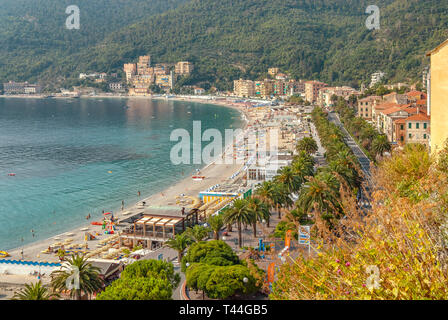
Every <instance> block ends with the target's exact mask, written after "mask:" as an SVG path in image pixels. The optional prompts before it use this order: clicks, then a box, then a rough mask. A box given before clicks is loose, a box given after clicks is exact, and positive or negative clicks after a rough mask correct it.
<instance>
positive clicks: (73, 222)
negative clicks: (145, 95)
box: [0, 98, 242, 250]
mask: <svg viewBox="0 0 448 320" xmlns="http://www.w3.org/2000/svg"><path fill="white" fill-rule="evenodd" d="M193 120H201V121H202V130H205V129H207V128H216V129H218V130H220V131H221V132H222V133H223V132H224V129H227V128H236V127H240V126H241V125H242V120H241V116H240V115H239V113H238V111H236V110H233V109H229V108H223V107H220V106H214V105H205V104H199V103H191V102H179V101H170V100H143V99H129V100H128V99H103V100H101V99H3V98H0V250H8V249H12V248H16V247H18V246H21V245H22V243H23V244H27V243H30V242H34V241H38V240H41V239H45V238H48V237H50V236H52V235H56V234H59V233H61V232H65V231H68V230H70V229H73V228H74V227H77V226H81V225H83V224H85V223H86V219H85V217H86V215H87V214H88V213H91V215H92V218H95V217H100V216H101V215H102V210H105V211H106V212H107V211H114V210H117V209H119V208H120V207H121V201H122V200H124V201H125V206H126V205H131V204H133V203H135V202H137V201H138V200H139V198H138V195H137V192H138V191H141V198H143V197H147V196H150V195H152V194H155V193H158V192H160V191H162V190H163V189H165V188H167V187H168V186H170V185H172V184H173V183H175V182H177V181H180V180H182V179H183V178H184V177H186V176H188V175H190V174H191V173H193V172H194V171H195V169H196V168H199V167H201V165H194V164H191V165H179V166H176V165H173V164H172V163H171V162H170V150H171V148H172V146H173V145H175V144H176V142H170V140H169V137H170V133H171V131H172V130H174V129H176V128H184V129H187V130H188V131H189V132H190V133H191V132H192V127H193ZM110 172H111V173H110ZM8 173H15V174H16V176H14V177H11V176H8ZM31 230H34V237H33V234H32V232H31ZM22 238H23V241H22Z"/></svg>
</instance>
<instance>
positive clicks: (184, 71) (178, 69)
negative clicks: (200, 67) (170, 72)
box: [174, 61, 194, 75]
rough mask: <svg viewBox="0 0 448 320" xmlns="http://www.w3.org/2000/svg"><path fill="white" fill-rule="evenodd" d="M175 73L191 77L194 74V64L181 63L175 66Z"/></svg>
mask: <svg viewBox="0 0 448 320" xmlns="http://www.w3.org/2000/svg"><path fill="white" fill-rule="evenodd" d="M174 69H175V71H174V72H175V73H176V74H178V75H189V74H191V73H192V72H193V69H194V67H193V64H192V63H191V62H188V61H179V62H178V63H176V66H175V68H174Z"/></svg>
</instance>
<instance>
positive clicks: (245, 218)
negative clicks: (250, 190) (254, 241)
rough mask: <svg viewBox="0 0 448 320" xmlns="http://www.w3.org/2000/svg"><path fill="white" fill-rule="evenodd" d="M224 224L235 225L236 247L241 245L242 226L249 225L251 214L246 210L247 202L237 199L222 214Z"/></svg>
mask: <svg viewBox="0 0 448 320" xmlns="http://www.w3.org/2000/svg"><path fill="white" fill-rule="evenodd" d="M224 222H225V223H229V224H234V223H236V225H237V227H238V245H239V247H240V248H241V247H242V245H243V237H242V225H243V224H250V223H251V213H250V211H249V208H248V201H247V200H245V199H237V200H235V201H234V202H233V205H232V206H231V207H230V208H229V209H228V210H227V211H226V213H225V214H224Z"/></svg>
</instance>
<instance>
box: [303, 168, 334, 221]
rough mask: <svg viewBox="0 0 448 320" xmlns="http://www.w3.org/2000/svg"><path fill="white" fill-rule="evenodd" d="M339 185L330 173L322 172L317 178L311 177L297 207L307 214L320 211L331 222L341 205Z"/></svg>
mask: <svg viewBox="0 0 448 320" xmlns="http://www.w3.org/2000/svg"><path fill="white" fill-rule="evenodd" d="M338 190H339V183H338V181H337V180H336V178H335V177H334V175H332V174H330V173H328V172H321V173H319V174H318V175H317V176H315V177H310V178H309V181H308V182H307V183H305V184H304V186H303V188H302V190H301V192H300V196H299V199H298V200H297V206H298V207H300V208H302V209H303V210H304V212H305V213H310V212H312V211H313V210H314V209H316V210H318V211H319V212H320V213H321V214H322V217H323V218H324V219H325V220H331V219H332V218H333V217H334V216H333V213H335V212H336V211H337V210H338V209H339V207H340V205H339V192H338Z"/></svg>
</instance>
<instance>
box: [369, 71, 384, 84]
mask: <svg viewBox="0 0 448 320" xmlns="http://www.w3.org/2000/svg"><path fill="white" fill-rule="evenodd" d="M385 76H386V74H385V73H384V72H381V71H379V72H375V73H372V76H371V78H370V88H372V87H373V86H375V85H376V84H378V83H380V82H381V81H382V80H383V79H384V77H385Z"/></svg>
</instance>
